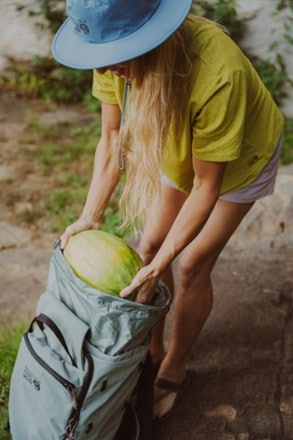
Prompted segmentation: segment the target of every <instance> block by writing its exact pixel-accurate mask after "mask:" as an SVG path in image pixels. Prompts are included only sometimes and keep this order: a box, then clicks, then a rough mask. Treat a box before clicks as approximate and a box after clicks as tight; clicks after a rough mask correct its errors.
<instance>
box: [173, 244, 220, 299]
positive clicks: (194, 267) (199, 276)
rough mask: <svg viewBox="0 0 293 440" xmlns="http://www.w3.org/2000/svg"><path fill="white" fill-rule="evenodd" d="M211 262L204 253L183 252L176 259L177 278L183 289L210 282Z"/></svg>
mask: <svg viewBox="0 0 293 440" xmlns="http://www.w3.org/2000/svg"><path fill="white" fill-rule="evenodd" d="M211 270H212V264H211V262H210V261H209V259H208V258H207V256H205V255H204V254H201V253H200V252H198V253H197V254H196V255H192V256H190V255H189V254H188V253H183V254H182V255H181V256H180V258H179V260H178V278H179V282H180V285H181V287H182V288H183V291H187V290H189V288H190V287H192V286H193V287H194V288H196V287H200V286H205V285H207V284H210V274H211Z"/></svg>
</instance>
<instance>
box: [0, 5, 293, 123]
mask: <svg viewBox="0 0 293 440" xmlns="http://www.w3.org/2000/svg"><path fill="white" fill-rule="evenodd" d="M278 1H279V0H236V5H237V11H238V15H239V17H240V19H243V20H245V23H246V28H247V32H246V35H245V37H244V38H243V40H242V42H241V46H242V47H243V48H244V49H245V50H247V51H248V52H249V53H251V54H254V55H258V56H260V57H261V58H265V59H270V58H272V57H273V56H274V55H273V53H272V52H270V51H269V47H270V45H271V43H273V42H274V41H278V44H279V47H278V51H279V52H280V53H282V54H284V56H285V57H286V62H287V66H288V72H289V74H290V76H291V77H292V79H293V56H292V55H293V45H292V44H290V43H289V42H288V41H286V39H285V38H284V27H283V26H284V23H286V22H287V23H288V22H289V20H290V18H291V21H292V19H293V13H292V9H290V7H287V8H285V9H284V10H282V11H281V12H280V13H278V14H276V15H274V11H275V9H276V6H277V4H278ZM63 5H64V6H65V0H64V1H63V0H62V1H60V6H61V7H63ZM39 8H40V0H20V1H19V3H16V2H11V0H1V2H0V70H1V69H3V68H5V67H6V66H7V65H8V64H9V62H10V59H11V58H17V59H26V60H28V59H31V58H32V57H33V56H34V55H43V56H46V55H48V54H49V53H50V41H51V38H52V37H51V34H50V32H49V31H48V29H46V28H43V29H42V28H41V27H40V26H39V25H38V24H40V23H43V24H45V23H44V20H43V19H42V17H41V16H32V15H31V12H32V11H38V10H39ZM291 25H292V23H291ZM288 92H289V96H288V98H287V99H286V100H284V104H283V112H284V113H285V114H286V116H288V117H291V118H293V100H292V98H293V90H292V88H291V90H288Z"/></svg>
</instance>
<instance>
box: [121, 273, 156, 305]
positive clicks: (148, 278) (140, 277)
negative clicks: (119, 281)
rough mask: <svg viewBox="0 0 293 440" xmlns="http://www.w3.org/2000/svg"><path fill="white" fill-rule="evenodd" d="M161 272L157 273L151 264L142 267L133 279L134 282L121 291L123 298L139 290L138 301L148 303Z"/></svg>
mask: <svg viewBox="0 0 293 440" xmlns="http://www.w3.org/2000/svg"><path fill="white" fill-rule="evenodd" d="M159 278H160V274H158V273H155V271H154V270H153V268H152V267H151V265H148V266H144V267H143V268H142V269H140V270H139V271H138V272H137V274H136V275H135V277H134V278H133V280H132V283H131V284H130V285H129V286H127V287H125V288H124V289H123V290H121V292H120V296H121V297H122V298H126V297H127V296H129V295H131V294H132V293H134V292H136V291H138V294H137V297H136V302H139V303H142V304H148V303H149V302H150V301H151V299H152V297H153V295H154V293H155V289H156V286H157V284H158V281H159Z"/></svg>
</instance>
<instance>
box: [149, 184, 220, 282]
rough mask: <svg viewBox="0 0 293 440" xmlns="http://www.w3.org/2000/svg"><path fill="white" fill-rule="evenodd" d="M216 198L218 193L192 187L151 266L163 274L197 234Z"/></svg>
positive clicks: (203, 187) (204, 188)
mask: <svg viewBox="0 0 293 440" xmlns="http://www.w3.org/2000/svg"><path fill="white" fill-rule="evenodd" d="M217 198H218V191H217V190H214V191H211V190H210V189H208V188H206V187H205V186H202V187H199V188H197V187H194V188H193V189H192V191H191V193H190V195H189V196H188V198H187V199H186V201H185V203H184V204H183V206H182V208H181V210H180V212H179V214H178V216H177V218H176V220H175V221H174V223H173V225H172V227H171V229H170V231H169V233H168V234H167V236H166V238H165V240H164V242H163V243H162V245H161V247H160V249H159V251H158V252H157V254H156V255H155V257H154V258H153V260H152V262H151V266H152V267H153V268H154V271H155V272H156V271H157V272H158V273H162V272H164V270H165V269H166V268H167V267H168V265H169V264H170V263H171V262H172V261H173V260H174V259H175V258H176V257H177V255H178V254H179V253H180V252H181V251H182V250H183V249H184V248H185V247H186V246H187V245H188V244H189V243H190V242H191V241H192V240H193V239H194V238H195V237H196V236H197V235H198V234H199V232H200V231H201V229H202V228H203V226H204V224H205V223H206V221H207V220H208V218H209V215H210V213H211V212H212V210H213V208H214V206H215V203H216V201H217Z"/></svg>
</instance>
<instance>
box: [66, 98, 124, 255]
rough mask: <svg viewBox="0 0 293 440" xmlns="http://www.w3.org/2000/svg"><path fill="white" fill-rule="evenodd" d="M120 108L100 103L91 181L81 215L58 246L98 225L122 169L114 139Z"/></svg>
mask: <svg viewBox="0 0 293 440" xmlns="http://www.w3.org/2000/svg"><path fill="white" fill-rule="evenodd" d="M120 117H121V112H120V109H119V107H118V105H113V104H105V103H102V130H101V138H100V140H99V143H98V145H97V148H96V152H95V159H94V168H93V175H92V180H91V184H90V187H89V191H88V194H87V199H86V203H85V205H84V208H83V211H82V214H81V216H80V218H79V219H78V220H77V221H76V222H74V223H72V224H71V225H69V226H68V227H67V228H66V229H65V231H64V233H63V234H62V236H61V249H64V247H65V245H66V243H67V241H68V239H69V237H70V236H71V235H73V234H76V233H77V232H80V231H83V230H86V229H98V228H99V226H100V223H101V220H102V217H103V214H104V211H105V209H106V207H107V204H108V202H109V199H110V197H111V195H112V193H113V191H114V189H115V188H116V186H117V184H118V182H119V179H120V175H121V171H120V170H119V168H118V148H117V139H118V135H119V127H120Z"/></svg>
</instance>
